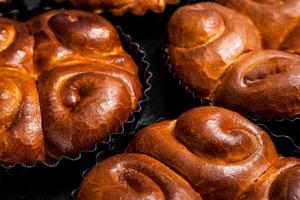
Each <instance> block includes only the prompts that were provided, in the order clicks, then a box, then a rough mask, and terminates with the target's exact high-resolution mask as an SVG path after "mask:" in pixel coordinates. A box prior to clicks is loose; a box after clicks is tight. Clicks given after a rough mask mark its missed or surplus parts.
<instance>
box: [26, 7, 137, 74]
mask: <svg viewBox="0 0 300 200" xmlns="http://www.w3.org/2000/svg"><path fill="white" fill-rule="evenodd" d="M27 24H28V27H29V30H30V31H31V33H32V34H33V35H34V38H35V51H34V61H35V64H36V66H37V69H36V70H37V73H38V74H41V73H43V72H46V71H49V70H51V69H52V68H54V67H62V66H69V65H74V64H78V63H90V62H92V63H94V62H99V63H105V64H113V65H115V66H116V67H119V68H120V69H123V70H126V71H128V72H130V73H132V74H137V66H136V64H135V63H134V61H133V59H132V58H131V57H130V56H129V55H128V54H127V53H126V52H125V50H124V49H123V47H122V45H121V42H120V39H119V35H118V32H117V31H116V30H115V28H114V27H113V26H112V25H111V24H110V23H109V22H108V21H106V20H105V19H104V18H103V17H101V16H99V15H96V14H93V13H89V12H84V11H79V10H52V11H48V12H46V13H42V14H41V15H38V16H35V17H33V18H32V19H31V20H29V21H28V22H27Z"/></svg>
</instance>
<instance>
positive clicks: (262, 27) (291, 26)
mask: <svg viewBox="0 0 300 200" xmlns="http://www.w3.org/2000/svg"><path fill="white" fill-rule="evenodd" d="M219 2H221V3H222V4H224V5H226V6H228V7H230V8H233V9H235V10H237V11H238V12H241V13H243V14H245V15H247V16H248V17H249V18H250V19H251V20H252V21H253V22H254V24H255V25H256V26H257V28H258V29H259V31H260V32H261V35H262V38H263V40H264V46H265V47H266V48H272V49H278V48H283V49H289V48H290V47H291V46H289V45H287V43H289V44H290V42H289V41H291V39H292V38H293V37H294V35H295V34H296V32H294V30H295V29H299V25H300V1H298V0H219ZM293 32H294V33H293ZM297 32H298V33H299V30H298V31H297ZM282 45H283V46H282ZM297 45H298V53H300V52H299V48H300V46H299V45H300V44H299V42H298V43H297ZM290 50H291V51H292V50H293V48H291V49H290Z"/></svg>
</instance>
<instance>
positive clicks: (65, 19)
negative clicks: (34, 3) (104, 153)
mask: <svg viewBox="0 0 300 200" xmlns="http://www.w3.org/2000/svg"><path fill="white" fill-rule="evenodd" d="M26 25H27V26H26ZM26 25H25V24H24V23H22V22H17V21H13V20H8V19H4V18H0V30H1V32H0V34H1V40H0V43H1V49H0V80H1V83H0V113H1V117H0V119H1V120H0V124H1V128H0V133H1V142H0V145H1V150H0V162H2V163H5V164H15V163H24V164H33V163H35V162H36V161H37V160H41V161H48V160H50V159H51V160H52V159H54V160H56V159H58V158H60V157H61V156H75V155H77V154H78V153H79V152H80V151H81V150H88V149H90V148H91V147H92V146H93V145H94V144H95V143H96V142H97V141H103V140H104V139H105V138H106V137H107V136H108V134H110V133H113V132H116V131H118V129H119V128H120V127H121V125H122V123H124V122H125V121H127V120H128V118H129V117H130V115H131V113H132V112H133V111H134V110H135V109H136V108H137V106H138V101H139V99H140V98H141V97H142V85H141V83H140V81H139V77H138V67H137V65H136V64H135V62H134V60H133V58H132V57H131V56H130V55H129V54H127V53H126V51H125V50H124V49H123V47H122V45H121V42H120V38H119V35H118V33H117V31H116V30H115V28H114V27H113V26H112V25H111V24H110V23H109V22H108V21H107V20H105V19H104V18H103V17H101V16H98V15H96V14H93V13H89V12H84V11H79V10H53V11H49V12H45V13H42V14H40V15H38V16H35V17H33V18H32V19H30V20H29V21H28V22H27V23H26Z"/></svg>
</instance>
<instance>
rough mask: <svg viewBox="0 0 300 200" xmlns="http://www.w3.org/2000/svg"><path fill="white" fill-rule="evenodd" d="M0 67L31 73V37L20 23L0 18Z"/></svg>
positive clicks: (32, 41) (32, 42)
mask: <svg viewBox="0 0 300 200" xmlns="http://www.w3.org/2000/svg"><path fill="white" fill-rule="evenodd" d="M0 38H1V39H0V67H6V68H7V67H11V68H19V69H23V70H25V71H27V72H28V73H30V74H31V73H33V59H32V55H33V44H34V40H33V37H32V36H31V35H30V34H29V31H28V29H27V28H26V26H25V24H24V23H22V22H17V21H14V20H11V19H6V18H2V17H0Z"/></svg>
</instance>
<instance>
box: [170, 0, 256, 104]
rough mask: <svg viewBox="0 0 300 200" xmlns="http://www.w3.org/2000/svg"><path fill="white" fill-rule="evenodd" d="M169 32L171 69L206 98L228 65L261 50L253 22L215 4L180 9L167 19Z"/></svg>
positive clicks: (210, 94) (198, 4)
mask: <svg viewBox="0 0 300 200" xmlns="http://www.w3.org/2000/svg"><path fill="white" fill-rule="evenodd" d="M168 32H169V46H168V53H169V56H170V61H171V64H172V70H173V71H174V72H175V73H176V74H177V76H178V77H179V78H180V79H181V80H183V81H184V83H185V84H187V85H188V86H190V87H191V88H192V89H193V90H194V91H195V92H196V93H197V95H199V96H201V97H203V98H207V99H210V98H211V96H212V94H213V92H214V90H215V88H216V86H217V85H218V83H219V81H220V78H221V77H222V75H223V74H224V73H225V72H226V70H227V68H228V67H229V66H230V64H232V63H233V62H234V61H235V60H236V59H238V58H239V57H240V56H241V55H242V54H243V53H245V52H247V51H252V50H257V49H260V48H261V44H260V41H261V39H260V36H259V33H258V31H257V30H256V28H255V26H254V25H253V24H252V22H251V21H250V20H249V19H247V18H245V17H244V16H242V15H240V14H238V13H237V12H235V11H234V10H231V9H229V8H226V7H223V6H221V5H219V4H216V3H197V4H193V5H188V6H184V7H181V8H179V9H178V10H177V11H176V12H175V13H174V14H173V16H172V17H171V19H170V22H169V25H168Z"/></svg>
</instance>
